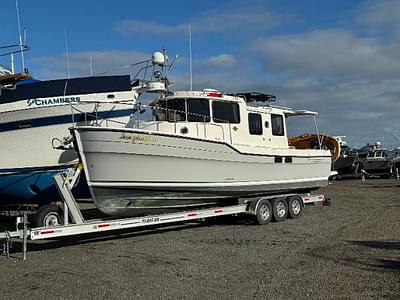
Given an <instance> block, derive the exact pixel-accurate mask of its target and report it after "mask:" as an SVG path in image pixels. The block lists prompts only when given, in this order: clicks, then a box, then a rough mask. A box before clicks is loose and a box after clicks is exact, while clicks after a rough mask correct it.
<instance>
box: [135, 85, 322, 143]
mask: <svg viewBox="0 0 400 300" xmlns="http://www.w3.org/2000/svg"><path fill="white" fill-rule="evenodd" d="M274 98H275V97H274V96H271V95H265V94H258V93H246V94H223V93H220V92H218V91H217V90H211V89H206V90H204V91H197V92H195V91H182V92H175V93H173V94H171V95H168V96H166V97H161V98H159V99H157V100H155V101H153V102H152V103H151V104H150V108H151V109H152V117H153V121H152V122H146V123H144V124H142V126H140V127H141V128H142V129H147V130H154V131H161V132H165V133H173V134H179V135H184V136H188V137H196V138H202V139H211V140H216V141H224V142H227V143H230V144H232V145H236V146H250V145H251V146H252V147H263V148H265V147H268V148H289V145H288V139H287V129H286V122H285V119H286V117H289V116H294V115H315V114H316V113H313V112H308V111H294V110H292V109H289V108H286V107H280V106H273V105H271V101H273V99H274Z"/></svg>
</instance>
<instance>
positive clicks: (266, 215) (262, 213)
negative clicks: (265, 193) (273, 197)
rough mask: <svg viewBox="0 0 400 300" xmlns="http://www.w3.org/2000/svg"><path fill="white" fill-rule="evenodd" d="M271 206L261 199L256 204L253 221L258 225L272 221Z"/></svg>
mask: <svg viewBox="0 0 400 300" xmlns="http://www.w3.org/2000/svg"><path fill="white" fill-rule="evenodd" d="M272 215H273V212H272V205H271V202H269V201H268V200H267V199H261V200H259V201H258V202H257V204H256V210H255V220H256V222H257V224H259V225H265V224H268V223H269V222H270V221H271V219H272Z"/></svg>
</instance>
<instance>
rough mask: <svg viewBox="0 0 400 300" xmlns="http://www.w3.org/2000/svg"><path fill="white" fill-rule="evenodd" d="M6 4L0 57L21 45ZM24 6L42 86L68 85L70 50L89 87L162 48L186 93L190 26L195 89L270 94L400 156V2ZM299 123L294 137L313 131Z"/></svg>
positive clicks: (357, 141)
mask: <svg viewBox="0 0 400 300" xmlns="http://www.w3.org/2000/svg"><path fill="white" fill-rule="evenodd" d="M0 3H1V6H0V19H1V20H2V26H0V37H1V38H0V45H9V44H15V43H18V25H17V16H16V10H15V0H0ZM18 3H19V12H20V19H21V27H22V28H26V36H27V44H28V45H29V46H30V48H31V49H30V50H29V51H28V52H26V53H25V64H26V66H27V67H28V68H29V71H30V73H31V74H33V75H34V76H35V77H36V78H38V79H43V80H44V79H55V78H63V77H66V76H67V63H66V61H67V60H66V41H67V45H68V52H69V61H70V75H71V77H80V76H89V75H90V58H91V59H92V70H93V73H94V74H100V73H103V72H106V71H108V70H111V69H116V68H118V67H119V66H124V65H127V64H132V63H135V62H138V61H141V60H144V59H147V58H149V57H150V56H151V54H152V53H153V52H155V51H159V50H160V49H164V48H165V49H166V50H167V52H168V55H169V57H170V58H171V59H172V58H173V57H175V55H176V54H178V59H177V61H176V64H175V66H174V68H173V69H172V70H171V71H170V78H171V80H173V81H174V82H175V84H174V85H173V86H172V87H171V89H172V90H184V89H188V88H189V30H188V26H189V24H190V26H191V31H192V53H193V55H192V56H193V88H194V89H197V90H203V89H204V88H215V89H218V90H220V91H224V92H244V91H257V92H265V93H269V94H273V95H276V96H277V99H278V100H277V104H279V105H284V106H290V107H293V108H296V109H308V110H312V111H317V112H318V113H319V115H318V119H317V121H318V126H319V131H320V132H322V133H326V134H329V135H334V136H335V135H340V136H346V139H347V141H348V144H349V145H350V146H354V147H361V146H363V145H365V144H366V143H374V142H377V141H379V142H381V143H382V144H383V145H384V146H386V147H388V148H391V147H399V146H400V139H398V138H396V137H395V136H396V135H397V136H400V122H399V115H400V100H399V98H400V51H399V49H400V18H399V17H398V16H399V15H400V1H398V0H379V1H368V0H364V1H361V0H335V1H328V0H324V1H321V0H319V1H318V0H302V1H296V0H260V1H258V0H254V1H245V0H233V1H224V0H220V1H215V0H213V1H211V0H202V1H187V0H186V1H181V0H176V1H158V0H153V1H132V0H114V1H98V0H96V1H95V0H85V1H83V0H80V1H77V0H69V1H62V0H40V1H33V0H18ZM5 24H6V25H5ZM0 53H1V52H0ZM0 64H3V65H7V66H10V58H9V57H0ZM16 68H17V69H18V68H19V69H21V60H20V58H19V57H16ZM118 72H120V73H121V72H122V73H132V74H133V73H135V70H130V69H124V70H120V71H118ZM118 72H117V73H118ZM304 122H305V123H304V124H303V123H302V122H293V123H292V126H294V128H292V129H290V130H289V132H292V133H293V134H294V133H302V132H310V131H315V130H313V128H312V121H304ZM307 122H309V125H310V126H308V128H304V126H306V125H307ZM289 125H290V123H289ZM291 130H292V131H291Z"/></svg>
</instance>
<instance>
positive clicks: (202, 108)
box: [187, 99, 210, 122]
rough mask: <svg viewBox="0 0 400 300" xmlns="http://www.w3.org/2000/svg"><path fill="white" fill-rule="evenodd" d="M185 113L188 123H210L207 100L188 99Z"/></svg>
mask: <svg viewBox="0 0 400 300" xmlns="http://www.w3.org/2000/svg"><path fill="white" fill-rule="evenodd" d="M187 112H188V121H189V122H210V106H209V101H208V100H204V99H188V100H187Z"/></svg>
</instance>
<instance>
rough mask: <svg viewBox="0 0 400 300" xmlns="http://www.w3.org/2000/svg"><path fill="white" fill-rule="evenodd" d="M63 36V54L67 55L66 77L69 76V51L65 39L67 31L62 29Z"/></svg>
mask: <svg viewBox="0 0 400 300" xmlns="http://www.w3.org/2000/svg"><path fill="white" fill-rule="evenodd" d="M64 38H65V55H66V57H67V77H68V79H69V78H70V72H69V53H68V41H67V31H66V30H64Z"/></svg>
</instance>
